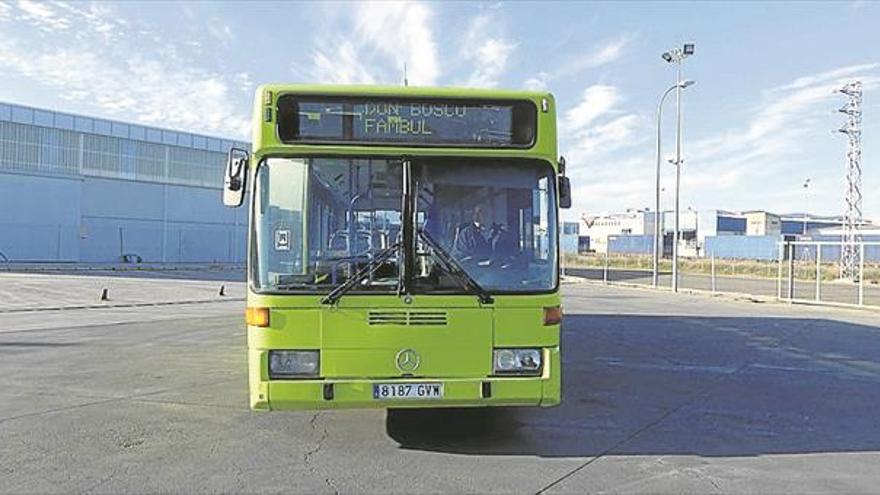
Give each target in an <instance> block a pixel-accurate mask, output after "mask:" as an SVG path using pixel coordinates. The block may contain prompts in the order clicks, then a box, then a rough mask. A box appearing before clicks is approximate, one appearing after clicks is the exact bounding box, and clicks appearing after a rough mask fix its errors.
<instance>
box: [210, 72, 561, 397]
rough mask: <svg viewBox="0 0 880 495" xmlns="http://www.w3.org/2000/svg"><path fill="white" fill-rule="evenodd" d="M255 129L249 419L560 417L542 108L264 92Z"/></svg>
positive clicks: (234, 156) (552, 115)
mask: <svg viewBox="0 0 880 495" xmlns="http://www.w3.org/2000/svg"><path fill="white" fill-rule="evenodd" d="M253 122H254V128H253V143H252V150H251V152H250V153H249V152H248V151H247V150H241V149H232V150H230V152H229V160H228V163H227V166H226V173H225V177H224V191H223V202H224V204H226V205H227V206H231V207H238V206H241V204H242V203H243V202H244V200H245V198H247V201H248V204H249V208H250V222H249V229H248V232H249V233H248V269H247V279H248V296H247V310H246V320H247V329H248V331H247V335H248V370H249V390H250V407H251V408H252V409H255V410H286V409H331V408H352V407H357V408H435V407H449V406H454V407H462V406H465V407H467V406H545V407H546V406H554V405H557V404H559V402H560V399H561V394H560V375H561V371H560V350H559V328H560V324H561V320H562V309H561V306H560V296H559V262H558V259H559V254H558V243H557V237H558V230H559V229H558V226H559V222H558V219H557V214H558V209H559V208H560V207H568V206H569V205H570V185H569V182H568V179H567V178H566V177H565V175H564V160H563V159H561V158H560V159H557V144H556V108H555V102H554V99H553V96H552V95H551V94H549V93H546V92H534V91H501V90H478V89H452V88H414V87H376V86H329V85H265V86H261V87H260V88H258V90H257V94H256V99H255V106H254V114H253Z"/></svg>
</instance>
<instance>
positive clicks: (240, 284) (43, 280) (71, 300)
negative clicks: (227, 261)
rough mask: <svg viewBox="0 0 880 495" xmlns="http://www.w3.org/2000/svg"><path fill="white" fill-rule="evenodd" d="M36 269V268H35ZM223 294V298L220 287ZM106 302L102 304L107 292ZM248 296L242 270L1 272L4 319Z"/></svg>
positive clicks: (57, 270)
mask: <svg viewBox="0 0 880 495" xmlns="http://www.w3.org/2000/svg"><path fill="white" fill-rule="evenodd" d="M31 269H34V268H31ZM221 287H222V288H223V292H224V294H223V295H222V296H221V295H220V288H221ZM105 289H106V290H107V296H108V297H107V300H102V299H101V296H102V293H103V291H104V290H105ZM244 297H245V284H244V270H243V269H241V268H239V269H196V268H193V267H183V268H179V269H158V268H154V269H151V270H118V271H117V270H102V269H100V267H88V268H86V267H82V268H79V269H77V268H68V269H63V270H62V269H59V268H57V267H56V268H54V269H48V268H47V269H44V270H40V271H26V270H23V269H22V270H20V271H2V272H0V315H2V314H3V313H8V312H22V311H32V310H38V309H85V308H87V309H101V308H108V307H126V306H127V307H134V306H142V305H150V304H172V303H174V304H177V303H181V302H195V301H198V302H222V301H223V300H228V299H242V298H244Z"/></svg>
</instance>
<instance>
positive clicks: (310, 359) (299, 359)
mask: <svg viewBox="0 0 880 495" xmlns="http://www.w3.org/2000/svg"><path fill="white" fill-rule="evenodd" d="M320 362H321V359H320V354H319V353H318V351H269V378H295V377H306V376H317V375H318V370H319V369H320Z"/></svg>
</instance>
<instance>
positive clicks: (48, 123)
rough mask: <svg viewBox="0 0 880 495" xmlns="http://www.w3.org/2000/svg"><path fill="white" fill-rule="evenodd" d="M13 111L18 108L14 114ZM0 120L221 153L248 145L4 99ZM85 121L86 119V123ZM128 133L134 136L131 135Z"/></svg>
mask: <svg viewBox="0 0 880 495" xmlns="http://www.w3.org/2000/svg"><path fill="white" fill-rule="evenodd" d="M4 107H5V108H4ZM16 110H18V116H17V114H16ZM27 112H30V113H31V118H30V119H28V118H26V117H23V116H21V114H22V113H27ZM56 116H61V117H63V119H62V120H64V121H65V123H64V124H59V123H58V120H59V119H57V118H56ZM78 119H79V120H78ZM0 121H6V122H12V123H18V124H27V125H33V126H38V127H48V128H52V129H64V130H70V131H75V132H83V133H88V134H96V135H104V136H109V137H116V138H124V139H131V140H135V141H146V142H152V143H156V144H165V145H172V146H182V147H186V148H192V149H202V150H206V151H219V152H224V153H225V152H226V151H227V150H228V149H229V148H230V147H231V146H242V145H243V146H245V147H249V146H250V144H249V143H248V142H247V141H243V140H240V139H230V138H228V137H222V136H211V135H208V134H202V133H195V132H189V131H181V130H177V129H172V128H167V127H156V126H151V125H144V124H140V123H136V122H126V121H123V120H118V119H108V118H104V117H93V116H90V115H83V114H78V113H72V112H64V111H59V110H51V109H47V108H39V107H33V106H30V105H22V104H20V103H12V102H6V101H0ZM81 121H87V122H82V125H78V124H80V122H81ZM88 121H90V124H89V122H88ZM96 123H99V124H101V126H102V129H97V128H96V127H97V126H96V125H95V124H96ZM132 128H136V129H138V132H135V133H132V132H131V129H132ZM116 129H119V130H116ZM122 129H128V132H124V133H123V132H122ZM140 129H142V130H143V133H140V132H139V130H140ZM132 134H137V135H134V136H133V135H132ZM169 134H173V136H171V137H169ZM155 136H158V137H155ZM172 137H173V139H172ZM181 137H182V139H181ZM172 141H173V142H172ZM214 141H216V142H217V146H211V145H209V143H211V142H214ZM196 143H199V144H196ZM201 143H204V144H201ZM200 144H201V145H200Z"/></svg>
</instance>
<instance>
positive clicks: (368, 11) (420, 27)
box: [353, 1, 440, 86]
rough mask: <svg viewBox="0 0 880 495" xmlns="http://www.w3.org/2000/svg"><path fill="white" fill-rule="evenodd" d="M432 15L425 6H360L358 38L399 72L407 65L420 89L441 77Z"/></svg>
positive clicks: (356, 24)
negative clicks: (380, 54)
mask: <svg viewBox="0 0 880 495" xmlns="http://www.w3.org/2000/svg"><path fill="white" fill-rule="evenodd" d="M433 15H434V14H433V12H432V11H431V9H430V8H429V7H428V5H426V4H423V3H417V2H391V1H383V2H379V1H375V2H364V3H358V4H357V7H356V8H355V11H354V13H353V16H354V19H355V29H356V32H357V38H358V39H362V40H363V43H364V44H365V45H367V46H369V47H371V48H373V49H375V50H378V51H379V52H380V53H382V54H383V55H384V56H385V57H387V58H390V59H391V60H393V61H394V64H395V67H396V69H397V70H398V71H402V70H403V65H404V64H406V67H407V74H408V76H409V79H410V81H411V83H412V84H414V85H419V86H430V85H432V84H434V83H435V82H436V80H437V77H438V76H439V74H440V69H439V67H438V65H437V46H436V43H435V42H434V35H433V31H432V29H431V20H432V18H433ZM399 74H400V72H398V74H396V75H399Z"/></svg>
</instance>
